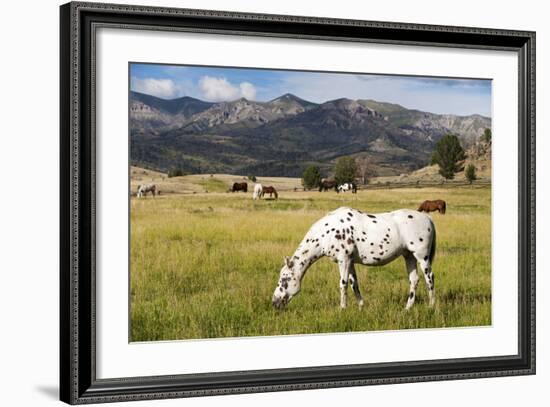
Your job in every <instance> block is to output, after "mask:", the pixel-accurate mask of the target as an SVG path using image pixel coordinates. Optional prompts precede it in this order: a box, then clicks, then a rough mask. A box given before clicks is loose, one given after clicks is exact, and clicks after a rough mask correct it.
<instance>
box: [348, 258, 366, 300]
mask: <svg viewBox="0 0 550 407" xmlns="http://www.w3.org/2000/svg"><path fill="white" fill-rule="evenodd" d="M349 279H350V282H351V287H352V288H353V293H354V294H355V298H356V299H357V301H358V302H359V306H360V307H362V306H363V305H364V304H365V301H363V297H362V296H361V291H359V282H358V281H357V273H356V272H355V265H354V264H353V262H352V263H351V266H350V268H349Z"/></svg>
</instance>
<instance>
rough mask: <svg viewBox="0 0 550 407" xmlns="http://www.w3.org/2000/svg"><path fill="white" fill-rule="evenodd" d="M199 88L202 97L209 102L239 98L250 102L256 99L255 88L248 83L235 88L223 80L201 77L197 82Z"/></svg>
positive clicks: (242, 83)
mask: <svg viewBox="0 0 550 407" xmlns="http://www.w3.org/2000/svg"><path fill="white" fill-rule="evenodd" d="M199 88H200V91H201V94H202V97H203V98H204V99H206V100H209V101H211V102H221V101H228V100H235V99H238V98H240V97H244V98H247V99H251V100H254V99H255V98H256V88H255V87H254V85H252V84H251V83H249V82H241V83H240V84H239V85H238V86H236V85H233V84H232V83H230V82H229V81H228V80H227V79H225V78H216V77H212V76H203V77H202V78H201V79H200V80H199Z"/></svg>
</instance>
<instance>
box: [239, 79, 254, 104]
mask: <svg viewBox="0 0 550 407" xmlns="http://www.w3.org/2000/svg"><path fill="white" fill-rule="evenodd" d="M239 87H240V88H241V95H243V97H245V98H247V99H250V100H254V99H256V88H255V87H254V85H252V84H251V83H250V82H241V84H240V85H239Z"/></svg>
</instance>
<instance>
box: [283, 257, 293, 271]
mask: <svg viewBox="0 0 550 407" xmlns="http://www.w3.org/2000/svg"><path fill="white" fill-rule="evenodd" d="M285 264H286V266H287V267H288V268H289V269H291V268H292V267H293V266H294V262H293V261H292V260H290V257H288V256H285Z"/></svg>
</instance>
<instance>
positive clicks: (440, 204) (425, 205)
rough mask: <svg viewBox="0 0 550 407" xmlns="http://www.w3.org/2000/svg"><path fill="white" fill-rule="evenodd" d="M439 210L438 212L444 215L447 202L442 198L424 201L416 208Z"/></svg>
mask: <svg viewBox="0 0 550 407" xmlns="http://www.w3.org/2000/svg"><path fill="white" fill-rule="evenodd" d="M435 211H439V213H440V214H442V215H445V212H446V211H447V204H446V203H445V201H444V200H442V199H436V200H435V201H424V202H422V204H421V205H420V207H419V208H418V212H435Z"/></svg>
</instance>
